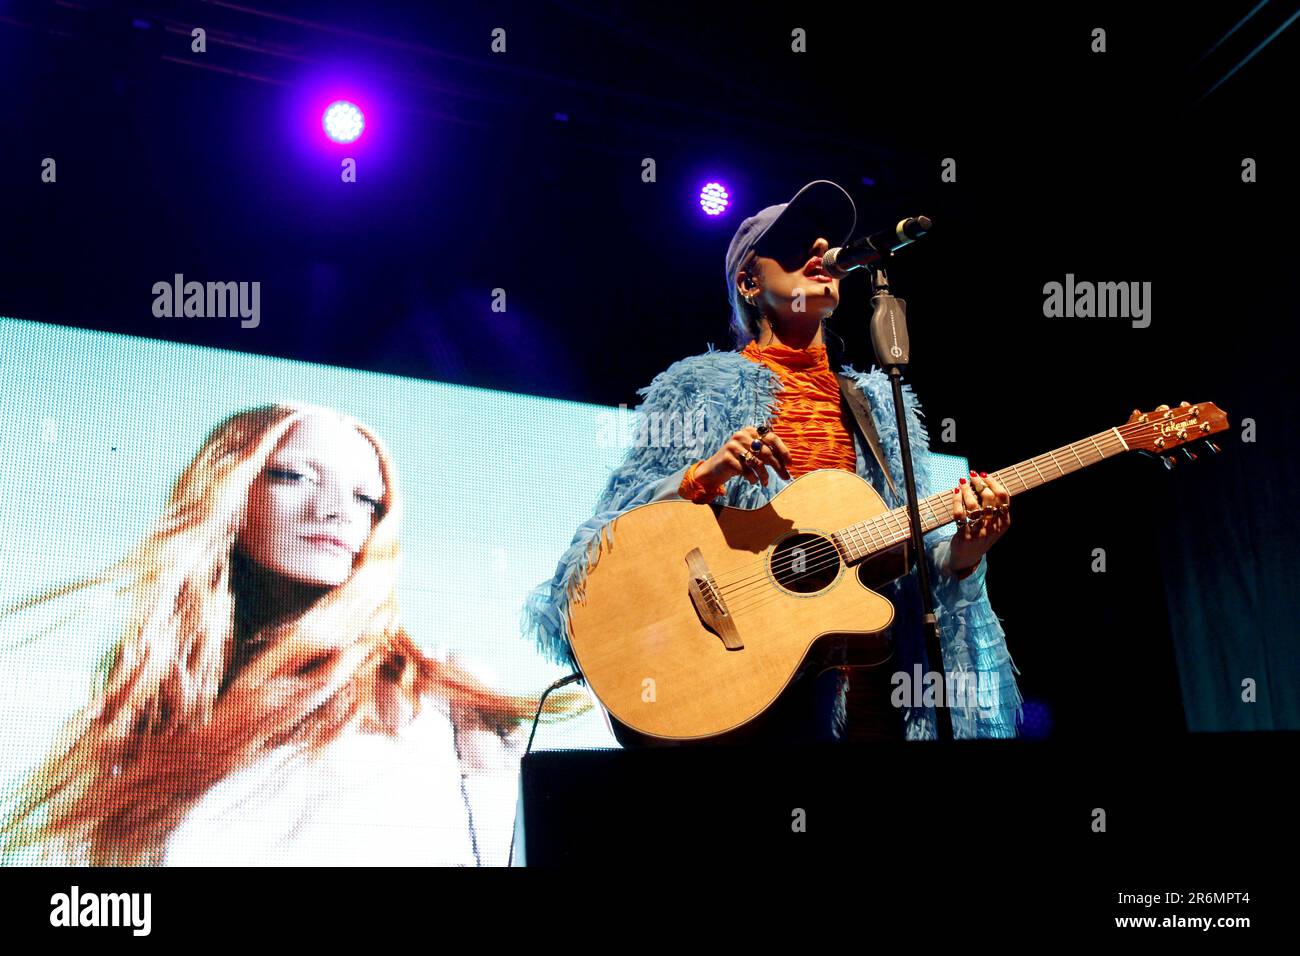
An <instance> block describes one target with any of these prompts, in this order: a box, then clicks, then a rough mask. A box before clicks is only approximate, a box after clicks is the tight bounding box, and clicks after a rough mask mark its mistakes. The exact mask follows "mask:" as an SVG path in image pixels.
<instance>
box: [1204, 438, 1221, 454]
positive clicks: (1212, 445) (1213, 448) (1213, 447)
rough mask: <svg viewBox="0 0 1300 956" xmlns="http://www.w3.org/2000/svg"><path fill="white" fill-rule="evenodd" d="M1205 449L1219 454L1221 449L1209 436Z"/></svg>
mask: <svg viewBox="0 0 1300 956" xmlns="http://www.w3.org/2000/svg"><path fill="white" fill-rule="evenodd" d="M1205 450H1206V451H1208V452H1209V453H1210V454H1211V455H1217V454H1218V453H1219V451H1220V449H1219V446H1218V445H1216V444H1215V443H1214V442H1212V441H1210V440H1209V439H1208V438H1207V439H1205Z"/></svg>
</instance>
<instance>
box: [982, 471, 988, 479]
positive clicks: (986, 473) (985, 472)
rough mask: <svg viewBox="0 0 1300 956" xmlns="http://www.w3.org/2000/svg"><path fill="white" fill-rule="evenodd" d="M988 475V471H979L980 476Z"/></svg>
mask: <svg viewBox="0 0 1300 956" xmlns="http://www.w3.org/2000/svg"><path fill="white" fill-rule="evenodd" d="M988 476H989V473H988V472H987V471H981V472H980V477H981V478H987V477H988Z"/></svg>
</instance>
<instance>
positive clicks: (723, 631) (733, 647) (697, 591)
mask: <svg viewBox="0 0 1300 956" xmlns="http://www.w3.org/2000/svg"><path fill="white" fill-rule="evenodd" d="M686 567H687V568H689V569H690V572H691V578H690V592H691V603H693V604H694V605H695V611H696V613H698V614H699V615H700V619H701V620H702V621H704V623H705V625H706V626H707V627H708V628H709V629H710V630H712V631H713V633H715V634H717V635H718V637H720V638H722V643H723V645H725V646H726V648H727V650H729V651H738V650H740V649H742V648H743V647H744V646H745V645H744V643H743V642H742V641H741V640H740V632H739V631H737V630H736V622H735V620H734V619H733V618H732V616H731V613H730V612H729V611H728V610H727V602H726V601H725V600H723V597H722V594H721V592H720V591H719V590H718V584H717V582H716V581H714V580H713V575H712V574H710V573H709V564H708V562H707V561H705V560H704V555H703V554H701V553H700V549H699V548H692V549H691V551H690V552H689V553H688V554H687V555H686Z"/></svg>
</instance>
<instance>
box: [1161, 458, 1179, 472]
mask: <svg viewBox="0 0 1300 956" xmlns="http://www.w3.org/2000/svg"><path fill="white" fill-rule="evenodd" d="M1164 462H1165V468H1166V470H1168V471H1173V470H1174V465H1176V464H1178V459H1177V458H1176V457H1174V456H1173V455H1170V456H1168V457H1167V458H1165V460H1164Z"/></svg>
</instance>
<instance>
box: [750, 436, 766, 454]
mask: <svg viewBox="0 0 1300 956" xmlns="http://www.w3.org/2000/svg"><path fill="white" fill-rule="evenodd" d="M749 447H750V450H751V451H762V450H763V441H762V439H760V438H755V439H754V440H753V441H752V442H750V443H749Z"/></svg>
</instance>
